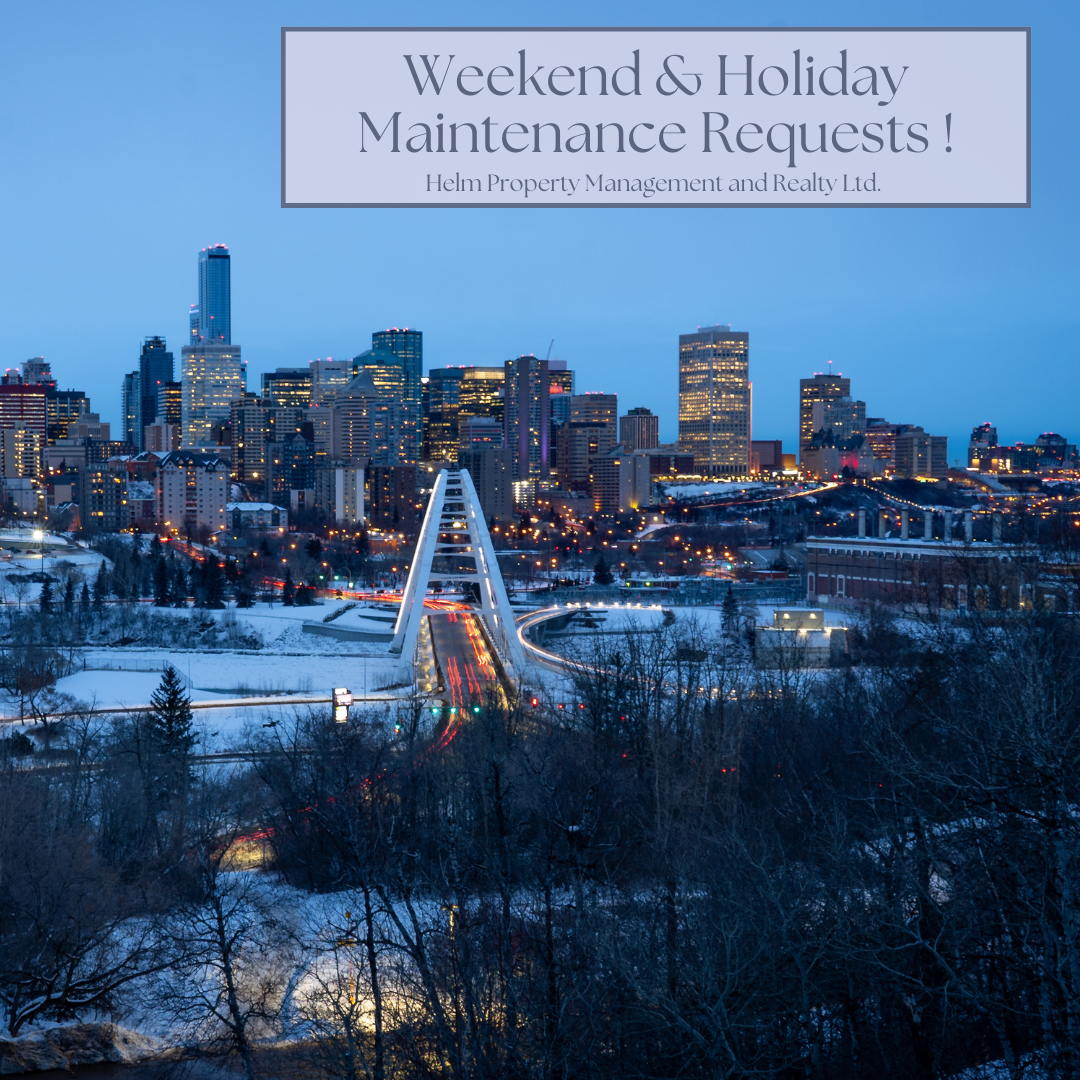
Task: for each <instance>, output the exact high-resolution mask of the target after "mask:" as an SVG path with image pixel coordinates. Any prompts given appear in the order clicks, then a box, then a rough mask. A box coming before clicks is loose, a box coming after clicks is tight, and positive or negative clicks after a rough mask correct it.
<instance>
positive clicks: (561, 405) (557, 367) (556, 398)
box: [548, 360, 574, 472]
mask: <svg viewBox="0 0 1080 1080" xmlns="http://www.w3.org/2000/svg"><path fill="white" fill-rule="evenodd" d="M573 396H574V373H573V372H572V371H571V370H569V369H568V368H567V366H566V361H565V360H549V361H548V405H549V408H550V412H551V422H550V425H549V427H550V431H549V433H548V466H549V467H550V470H551V471H552V472H554V471H555V470H556V468H557V467H558V463H559V462H558V446H559V429H560V428H561V427H562V426H563V424H565V423H566V422H567V421H568V420H569V419H570V399H571V398H572V397H573Z"/></svg>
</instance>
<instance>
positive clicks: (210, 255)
mask: <svg viewBox="0 0 1080 1080" xmlns="http://www.w3.org/2000/svg"><path fill="white" fill-rule="evenodd" d="M229 289H230V270H229V249H228V248H227V247H226V246H225V245H224V244H214V245H213V246H212V247H204V248H203V249H202V251H200V252H199V332H200V334H201V336H202V339H203V341H207V342H214V343H215V344H218V345H229V344H231V343H232V326H231V310H232V304H231V300H230V292H229Z"/></svg>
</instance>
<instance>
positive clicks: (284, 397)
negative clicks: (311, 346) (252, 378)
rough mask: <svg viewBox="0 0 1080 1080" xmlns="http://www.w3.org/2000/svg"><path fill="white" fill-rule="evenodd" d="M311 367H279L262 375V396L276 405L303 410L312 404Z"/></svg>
mask: <svg viewBox="0 0 1080 1080" xmlns="http://www.w3.org/2000/svg"><path fill="white" fill-rule="evenodd" d="M311 381H312V372H311V368H310V367H303V368H295V367H279V368H277V369H276V370H274V371H264V372H263V374H262V396H263V397H264V398H267V399H268V400H269V401H272V402H273V403H274V404H275V405H285V406H293V407H295V408H299V409H303V408H306V407H307V406H308V405H310V404H311Z"/></svg>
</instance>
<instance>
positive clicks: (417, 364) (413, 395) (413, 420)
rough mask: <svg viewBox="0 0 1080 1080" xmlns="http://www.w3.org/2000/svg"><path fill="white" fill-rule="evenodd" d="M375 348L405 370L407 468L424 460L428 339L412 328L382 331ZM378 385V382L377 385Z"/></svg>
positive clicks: (404, 452) (404, 451)
mask: <svg viewBox="0 0 1080 1080" xmlns="http://www.w3.org/2000/svg"><path fill="white" fill-rule="evenodd" d="M371 348H372V351H375V350H385V351H386V352H390V353H393V354H394V355H395V356H397V357H398V358H399V359H400V360H401V370H402V390H401V399H402V404H403V409H402V449H401V461H402V463H403V464H412V463H415V462H418V461H419V460H420V453H421V446H420V443H421V440H422V439H423V423H422V417H421V409H422V402H421V383H420V380H421V378H422V377H423V374H424V335H423V332H422V331H420V330H410V329H409V328H408V327H405V328H404V329H399V328H398V327H394V328H392V329H389V330H378V331H376V332H375V333H373V334H372V335H371ZM377 384H378V381H377V380H376V385H377Z"/></svg>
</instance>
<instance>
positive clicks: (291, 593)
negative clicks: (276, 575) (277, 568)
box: [281, 567, 296, 607]
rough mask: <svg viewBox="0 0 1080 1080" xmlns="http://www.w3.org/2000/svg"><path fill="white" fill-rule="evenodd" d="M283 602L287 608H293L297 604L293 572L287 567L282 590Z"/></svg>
mask: <svg viewBox="0 0 1080 1080" xmlns="http://www.w3.org/2000/svg"><path fill="white" fill-rule="evenodd" d="M281 602H282V603H283V604H284V605H285V606H286V607H292V606H293V605H294V604H295V603H296V588H295V586H294V585H293V579H292V571H291V570H290V569H289V568H288V567H285V584H284V585H283V586H282V589H281Z"/></svg>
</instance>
